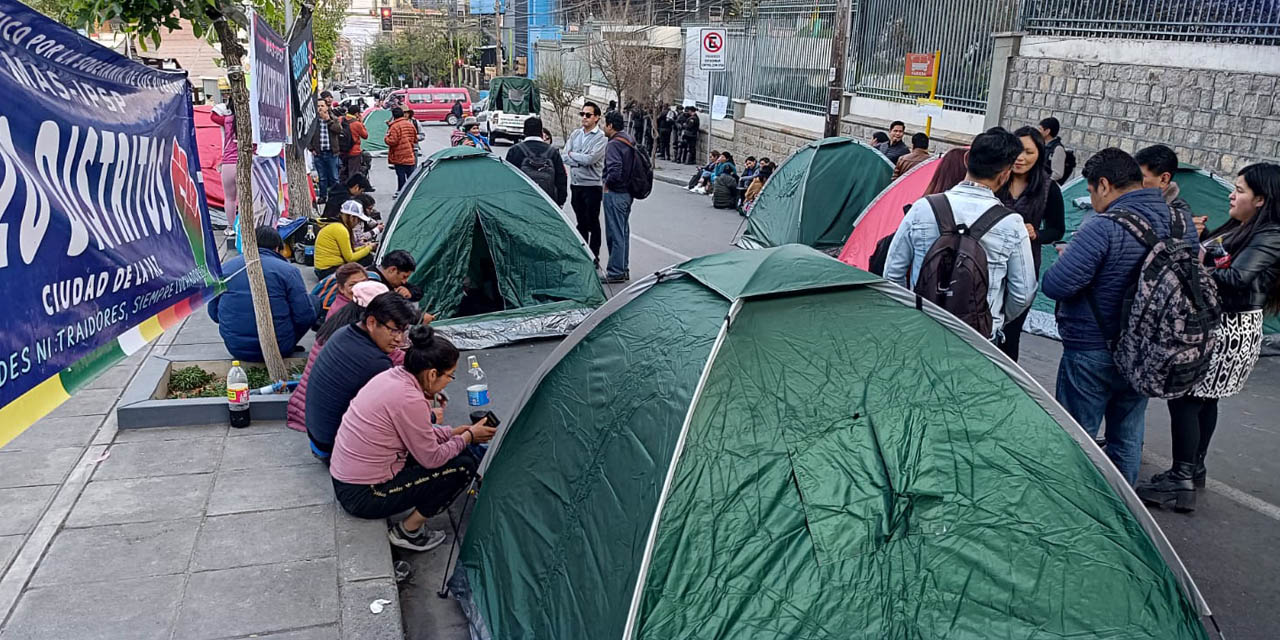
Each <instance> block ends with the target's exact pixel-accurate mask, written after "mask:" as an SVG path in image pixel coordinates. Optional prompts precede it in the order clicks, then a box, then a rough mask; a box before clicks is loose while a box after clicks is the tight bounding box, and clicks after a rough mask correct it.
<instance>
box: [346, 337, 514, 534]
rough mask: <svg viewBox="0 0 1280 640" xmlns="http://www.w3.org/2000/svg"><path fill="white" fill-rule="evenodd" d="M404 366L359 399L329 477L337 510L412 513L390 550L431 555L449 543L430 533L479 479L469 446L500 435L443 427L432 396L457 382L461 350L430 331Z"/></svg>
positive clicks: (417, 340)
mask: <svg viewBox="0 0 1280 640" xmlns="http://www.w3.org/2000/svg"><path fill="white" fill-rule="evenodd" d="M409 341H410V343H411V344H410V346H409V349H408V350H407V351H406V352H405V358H404V366H397V367H392V368H390V369H388V370H386V371H383V372H382V373H379V374H378V375H376V376H374V377H373V379H372V380H370V381H369V382H368V383H367V384H365V386H364V388H362V389H361V390H360V393H358V394H356V397H355V399H354V400H352V401H351V406H350V407H349V408H348V409H347V412H346V414H344V415H343V416H342V425H341V426H340V427H339V428H338V436H337V438H336V439H335V441H334V444H333V455H332V457H331V459H330V463H329V473H330V475H332V476H333V492H334V494H335V495H336V496H337V498H338V504H341V505H342V508H343V509H344V510H346V512H347V513H350V514H351V515H353V516H356V517H357V518H368V519H371V520H372V519H382V518H388V517H391V516H393V515H395V514H397V513H401V512H403V511H405V510H407V509H412V510H413V511H412V513H410V514H409V517H407V518H405V519H404V521H402V522H399V523H397V524H395V525H394V526H392V527H391V529H390V531H389V532H388V534H387V535H388V537H389V538H390V540H391V544H393V545H395V546H397V547H400V548H402V549H409V550H412V551H426V550H428V549H433V548H435V547H437V546H439V545H440V543H442V542H444V540H445V533H444V532H443V531H433V530H430V529H428V528H427V526H426V523H427V519H428V518H430V517H432V516H434V515H436V514H439V513H441V512H443V511H444V510H445V509H446V508H448V507H449V505H450V504H451V503H452V502H453V500H454V499H455V498H457V497H458V495H459V494H461V493H462V491H463V489H466V487H467V485H468V484H469V483H470V482H471V479H472V478H473V477H475V472H476V467H477V462H476V459H475V457H473V456H472V455H471V454H469V453H467V452H466V448H467V446H468V445H471V444H476V443H481V442H488V441H489V440H491V439H492V438H493V436H494V433H496V432H497V429H495V428H494V427H488V426H485V421H484V420H481V421H480V422H477V423H476V424H472V425H464V426H461V427H444V426H437V425H436V424H435V420H434V418H433V413H434V408H433V407H432V402H431V399H432V398H436V397H437V395H438V394H440V393H441V392H442V391H444V388H445V387H446V386H448V384H449V383H450V382H452V381H453V379H454V377H455V375H456V372H457V368H458V349H457V347H454V346H453V344H452V343H450V342H449V341H448V340H446V339H444V338H442V337H439V336H437V335H435V332H434V331H433V330H432V328H431V327H430V326H424V325H418V326H416V327H414V328H413V329H411V330H410V331H409Z"/></svg>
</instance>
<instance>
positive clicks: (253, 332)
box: [209, 226, 316, 362]
mask: <svg viewBox="0 0 1280 640" xmlns="http://www.w3.org/2000/svg"><path fill="white" fill-rule="evenodd" d="M256 235H257V238H258V257H259V260H260V262H261V263H262V276H263V279H264V280H265V281H266V284H267V298H268V300H269V301H270V306H271V320H272V324H274V325H275V330H276V345H277V346H278V347H280V354H281V355H283V356H286V357H287V356H288V355H289V354H291V353H293V351H294V348H295V347H296V346H297V344H298V341H299V340H301V339H302V336H304V335H306V334H307V331H309V330H311V326H312V325H314V324H315V321H316V302H315V299H314V298H312V297H311V296H310V295H309V294H308V293H307V286H306V285H305V284H303V282H302V274H301V273H299V272H298V270H297V269H295V268H294V266H293V265H292V264H290V263H289V261H288V260H285V259H284V257H283V256H281V255H280V254H279V251H280V250H281V249H282V248H284V239H282V238H281V237H280V232H279V231H276V230H275V229H274V228H272V227H265V226H264V227H258V230H257V234H256ZM222 270H223V272H224V273H229V274H231V277H230V278H228V279H227V290H226V291H224V292H223V293H222V294H221V295H219V296H218V297H216V298H214V299H213V300H210V301H209V317H210V318H211V319H213V321H214V323H215V324H217V325H218V334H219V335H221V336H222V341H223V343H225V344H226V346H227V351H228V352H229V353H230V354H231V356H232V357H233V358H235V359H237V360H244V361H246V362H262V361H263V357H262V345H261V344H260V343H259V342H258V325H257V321H256V320H255V318H254V312H253V295H252V294H250V293H249V275H248V273H247V272H246V271H245V265H244V256H242V255H238V256H236V257H234V258H231V259H230V260H227V261H226V262H224V263H223V264H222ZM298 350H301V348H300V347H299V348H298Z"/></svg>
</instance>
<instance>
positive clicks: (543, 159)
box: [516, 142, 556, 198]
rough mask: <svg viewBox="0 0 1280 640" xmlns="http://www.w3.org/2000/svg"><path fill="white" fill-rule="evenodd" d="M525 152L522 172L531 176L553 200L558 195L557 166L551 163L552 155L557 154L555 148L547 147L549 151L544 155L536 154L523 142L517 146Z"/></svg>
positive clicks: (521, 162) (521, 161) (521, 164)
mask: <svg viewBox="0 0 1280 640" xmlns="http://www.w3.org/2000/svg"><path fill="white" fill-rule="evenodd" d="M516 146H517V147H520V150H521V151H523V152H524V158H523V159H522V160H520V170H521V171H523V172H524V174H525V175H526V176H529V179H530V180H533V183H534V184H536V185H538V188H540V189H542V191H543V192H545V193H546V194H547V195H549V196H551V197H552V198H554V197H555V195H556V165H555V163H553V162H552V161H551V154H553V153H556V149H555V147H552V146H551V145H547V150H546V151H545V152H544V153H542V154H536V153H534V152H533V150H532V149H530V148H529V147H528V145H526V144H525V143H523V142H521V143H520V144H518V145H516Z"/></svg>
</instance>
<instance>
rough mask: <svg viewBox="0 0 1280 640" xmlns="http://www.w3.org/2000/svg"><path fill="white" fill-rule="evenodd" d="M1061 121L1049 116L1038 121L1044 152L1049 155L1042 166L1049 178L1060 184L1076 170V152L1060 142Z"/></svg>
mask: <svg viewBox="0 0 1280 640" xmlns="http://www.w3.org/2000/svg"><path fill="white" fill-rule="evenodd" d="M1060 133H1062V123H1060V122H1058V119H1057V118H1055V117H1053V116H1049V117H1048V118H1045V119H1044V120H1041V121H1040V135H1042V136H1044V153H1045V155H1047V156H1049V160H1048V162H1045V163H1044V167H1045V169H1046V170H1048V171H1049V179H1050V180H1053V181H1054V182H1056V183H1058V186H1062V185H1063V184H1064V183H1066V181H1067V180H1069V179H1071V174H1073V173H1075V172H1076V152H1075V151H1072V150H1071V149H1068V148H1067V147H1066V146H1065V145H1063V144H1062V138H1061V137H1059V135H1058V134H1060Z"/></svg>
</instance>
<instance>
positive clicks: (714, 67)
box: [698, 29, 729, 71]
mask: <svg viewBox="0 0 1280 640" xmlns="http://www.w3.org/2000/svg"><path fill="white" fill-rule="evenodd" d="M700 42H701V45H700V47H699V49H698V50H699V55H698V68H699V69H702V70H703V71H724V70H725V69H727V68H728V65H727V64H726V63H725V51H724V50H725V46H726V45H727V44H728V43H729V36H728V33H727V32H726V30H724V29H703V30H702V35H701V38H700Z"/></svg>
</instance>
